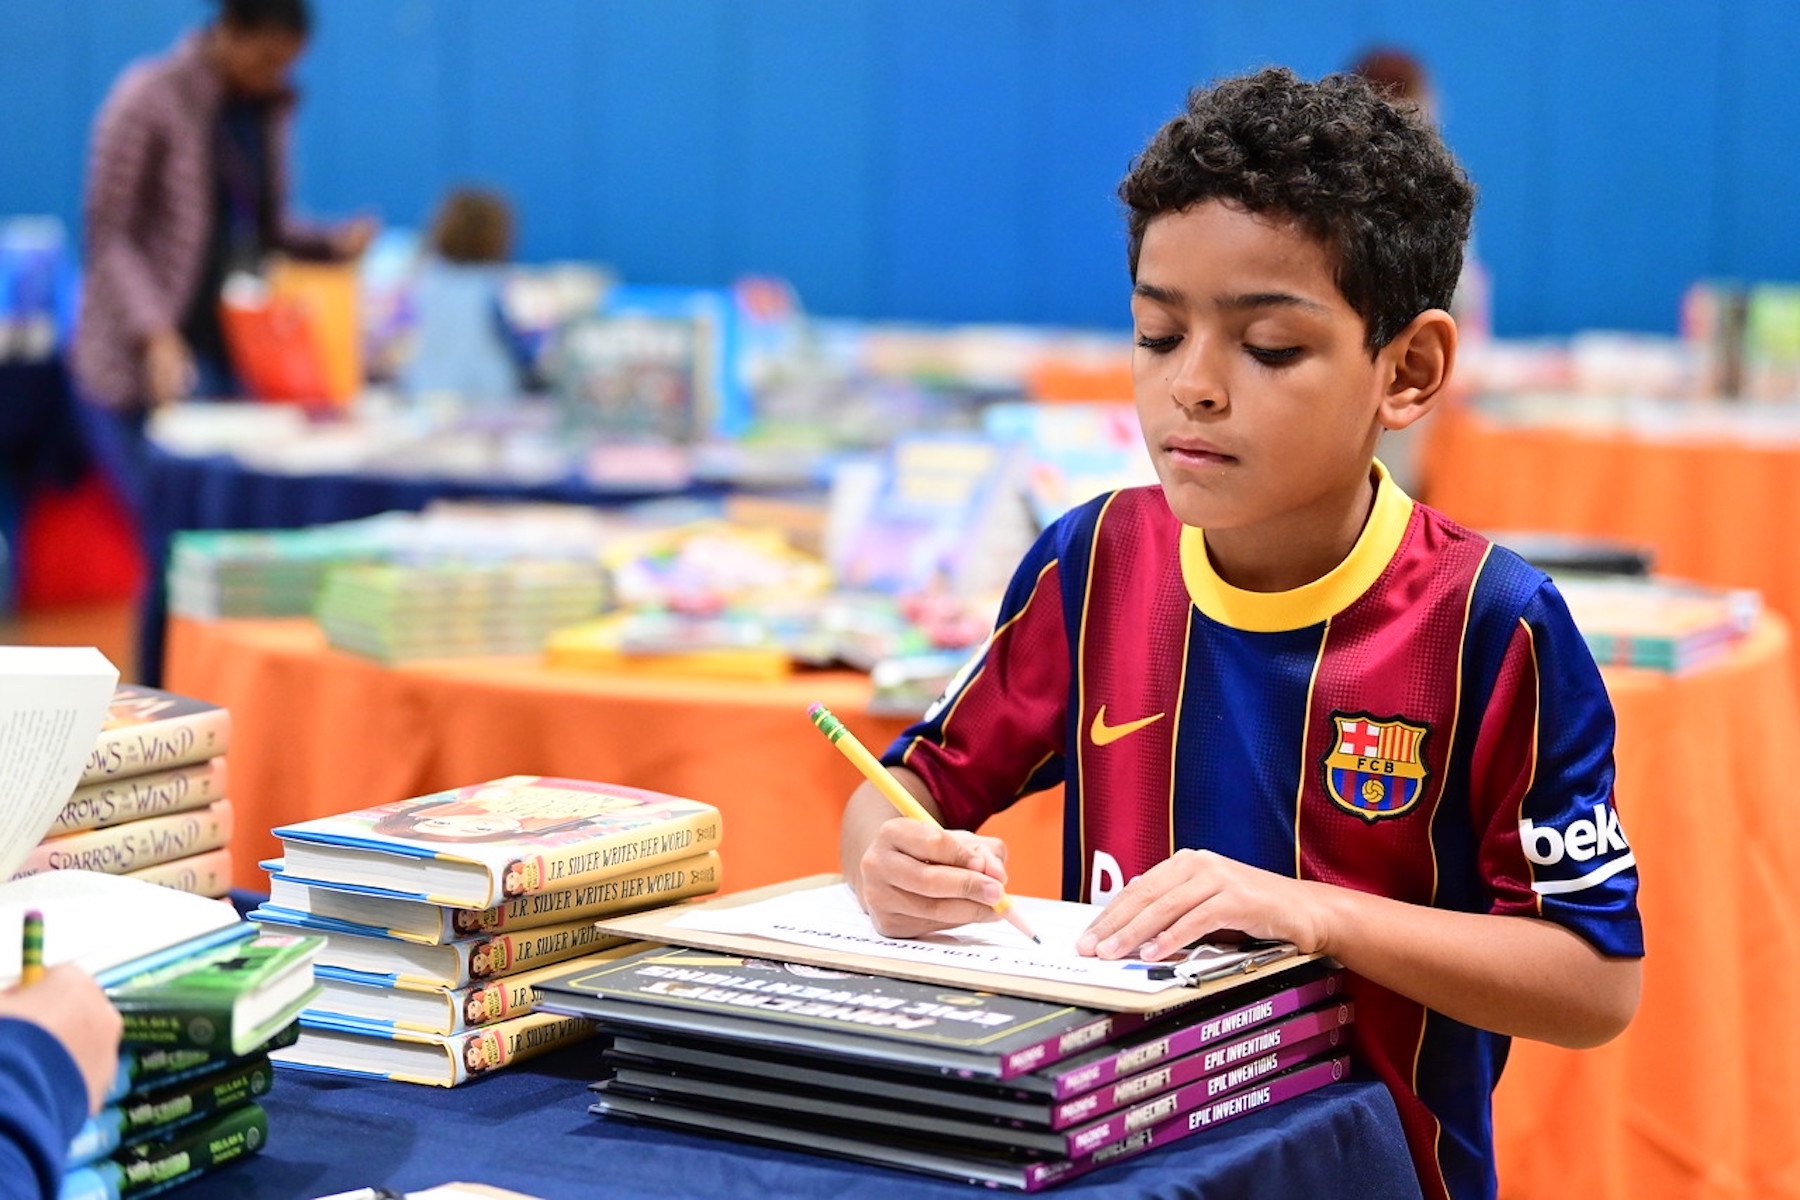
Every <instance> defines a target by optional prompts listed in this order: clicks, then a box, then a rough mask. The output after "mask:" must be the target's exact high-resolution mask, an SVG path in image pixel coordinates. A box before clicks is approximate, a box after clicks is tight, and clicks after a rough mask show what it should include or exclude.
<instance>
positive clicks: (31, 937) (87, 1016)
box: [0, 910, 121, 1113]
mask: <svg viewBox="0 0 1800 1200" xmlns="http://www.w3.org/2000/svg"><path fill="white" fill-rule="evenodd" d="M0 1017H16V1018H19V1019H20V1020H24V1021H30V1022H31V1023H32V1024H34V1025H38V1026H40V1027H42V1028H43V1029H44V1030H45V1031H46V1032H48V1033H49V1034H50V1036H51V1037H53V1038H55V1039H56V1040H57V1041H58V1042H61V1043H62V1046H63V1048H64V1049H65V1050H67V1051H68V1052H69V1057H70V1058H72V1059H74V1062H75V1066H76V1068H77V1069H78V1070H79V1071H80V1073H81V1078H82V1082H83V1083H84V1084H86V1085H87V1094H88V1111H89V1112H90V1113H92V1112H97V1111H99V1109H100V1105H101V1102H102V1101H103V1100H104V1098H105V1096H106V1093H107V1089H108V1088H110V1087H111V1085H112V1082H113V1078H114V1076H116V1075H117V1074H118V1070H119V1033H120V1028H121V1021H120V1018H119V1014H118V1011H117V1010H116V1009H114V1008H113V1006H112V1002H111V1001H110V1000H108V999H107V998H106V993H105V992H103V991H101V990H100V985H99V984H97V983H95V982H94V977H93V976H92V975H89V974H88V973H87V972H86V971H84V970H82V969H81V968H80V967H78V966H75V965H74V964H72V963H63V964H61V965H59V966H56V967H54V968H51V969H49V970H46V969H45V968H44V917H43V914H42V913H39V912H37V911H36V910H33V911H30V912H27V913H26V914H25V919H24V920H23V921H22V922H21V929H20V937H19V983H18V986H17V987H14V988H9V989H7V990H5V991H0Z"/></svg>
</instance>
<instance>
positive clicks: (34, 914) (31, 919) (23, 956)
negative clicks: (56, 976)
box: [19, 908, 44, 987]
mask: <svg viewBox="0 0 1800 1200" xmlns="http://www.w3.org/2000/svg"><path fill="white" fill-rule="evenodd" d="M43 977H44V914H43V913H41V912H39V911H37V910H36V909H35V908H34V909H32V910H31V911H30V912H28V913H26V914H25V928H24V930H23V932H22V933H21V934H20V935H19V986H20V987H25V986H27V985H29V984H33V983H36V982H37V981H38V980H40V979H42V978H43Z"/></svg>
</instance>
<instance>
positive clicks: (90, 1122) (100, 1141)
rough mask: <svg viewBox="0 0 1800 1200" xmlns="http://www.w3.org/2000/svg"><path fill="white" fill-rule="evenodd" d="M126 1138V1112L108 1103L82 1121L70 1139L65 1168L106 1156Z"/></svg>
mask: <svg viewBox="0 0 1800 1200" xmlns="http://www.w3.org/2000/svg"><path fill="white" fill-rule="evenodd" d="M124 1138H125V1114H124V1112H122V1111H121V1110H120V1109H118V1108H117V1107H115V1106H112V1105H108V1106H107V1107H105V1108H103V1109H101V1110H100V1111H99V1112H97V1113H95V1114H94V1115H93V1116H91V1117H89V1118H88V1119H87V1120H86V1121H84V1122H82V1125H81V1128H80V1129H78V1130H76V1131H75V1136H74V1137H73V1138H71V1139H70V1140H69V1149H68V1151H67V1152H66V1153H65V1154H64V1156H63V1167H64V1169H65V1170H73V1169H74V1168H76V1167H85V1166H87V1165H88V1164H89V1163H91V1162H93V1161H95V1160H96V1159H101V1158H105V1157H106V1156H107V1155H109V1154H111V1153H112V1152H113V1151H114V1150H117V1149H118V1148H119V1143H120V1142H121V1141H123V1140H124Z"/></svg>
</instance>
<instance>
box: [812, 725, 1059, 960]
mask: <svg viewBox="0 0 1800 1200" xmlns="http://www.w3.org/2000/svg"><path fill="white" fill-rule="evenodd" d="M806 715H807V716H809V717H811V718H812V723H813V724H814V725H817V726H818V727H819V732H820V733H822V734H824V735H825V736H826V737H828V738H830V739H831V744H832V745H834V746H836V747H837V748H838V749H839V750H841V751H843V753H844V757H845V758H847V759H849V760H850V761H851V762H852V763H855V764H856V769H857V770H859V771H861V772H862V773H863V778H864V779H867V780H868V781H869V782H870V783H872V784H874V785H875V790H876V791H878V792H880V793H881V794H882V795H883V796H886V797H887V799H888V802H889V803H890V804H892V805H893V806H894V807H895V808H897V809H899V810H900V815H901V816H903V817H911V818H912V819H913V820H915V821H923V822H925V823H926V824H927V825H931V826H934V827H935V826H937V821H936V819H934V818H933V817H932V815H931V814H930V813H929V812H927V811H925V806H924V805H922V804H920V803H919V801H918V799H917V797H915V796H914V795H913V794H912V793H911V792H909V791H907V790H906V786H905V785H904V784H902V783H901V782H900V781H899V780H898V779H895V778H894V773H893V772H892V771H889V770H888V769H887V768H886V767H884V766H882V765H881V760H880V759H878V758H876V757H875V756H874V755H873V754H870V753H869V751H868V748H867V747H865V746H864V745H863V744H862V743H861V742H859V741H857V740H856V735H855V734H853V733H851V732H850V731H849V730H848V729H846V728H844V723H843V722H842V721H840V720H838V719H837V718H836V717H834V716H832V715H831V710H830V709H828V708H826V707H825V706H824V705H823V704H815V705H813V706H812V707H810V708H808V709H807V710H806ZM994 911H995V912H996V913H998V914H999V915H1000V916H1001V917H1003V918H1005V920H1006V922H1007V924H1009V925H1011V926H1012V927H1013V928H1014V929H1017V930H1018V931H1019V932H1020V933H1022V934H1024V935H1025V936H1026V937H1028V938H1030V939H1031V940H1032V941H1034V942H1041V941H1042V939H1041V938H1039V937H1038V935H1037V934H1035V933H1033V932H1031V926H1029V925H1027V924H1026V923H1025V918H1024V917H1023V916H1021V915H1020V913H1019V910H1018V909H1016V908H1014V907H1013V902H1012V897H1011V896H1008V895H1007V894H1006V893H1005V892H1002V893H1000V899H999V901H998V902H996V903H995V905H994Z"/></svg>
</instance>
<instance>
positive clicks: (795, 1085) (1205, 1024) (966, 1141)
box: [538, 947, 1354, 1191]
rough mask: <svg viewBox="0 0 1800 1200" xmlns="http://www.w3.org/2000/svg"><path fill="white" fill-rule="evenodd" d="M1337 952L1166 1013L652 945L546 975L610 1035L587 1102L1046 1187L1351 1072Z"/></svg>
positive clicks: (558, 1004) (542, 1002) (993, 1181)
mask: <svg viewBox="0 0 1800 1200" xmlns="http://www.w3.org/2000/svg"><path fill="white" fill-rule="evenodd" d="M1342 990H1343V972H1342V971H1341V969H1339V968H1337V966H1336V965H1335V964H1333V963H1331V962H1330V961H1329V960H1313V961H1310V962H1301V963H1297V964H1295V965H1292V966H1289V967H1287V968H1286V969H1282V970H1277V971H1269V972H1263V973H1259V974H1258V975H1255V976H1249V977H1246V979H1245V980H1244V982H1242V983H1241V984H1237V985H1235V986H1230V987H1226V988H1224V989H1222V990H1218V991H1214V992H1212V993H1210V994H1208V995H1207V996H1206V997H1205V998H1204V999H1201V1000H1198V1001H1193V1002H1190V1003H1187V1004H1184V1005H1181V1006H1180V1007H1178V1008H1173V1009H1165V1010H1163V1011H1162V1012H1161V1013H1160V1014H1158V1013H1150V1014H1136V1013H1107V1012H1101V1011H1097V1010H1094V1009H1087V1008H1080V1007H1076V1006H1072V1005H1064V1004H1057V1003H1054V1002H1050V1001H1043V1000H1028V999H1022V998H1017V997H1010V996H1004V995H996V994H993V993H990V992H980V991H970V990H967V989H962V988H955V987H946V986H943V985H939V984H926V983H915V982H909V981H906V980H899V979H891V978H886V977H879V976H870V975H857V974H850V973H846V972H841V971H832V970H824V969H820V968H814V967H804V966H798V965H795V964H788V963H780V962H774V961H770V960H767V959H757V958H740V957H735V956H732V955H725V954H719V953H715V952H712V951H699V950H688V949H674V948H669V947H652V948H650V949H647V950H643V951H640V952H638V953H636V954H633V955H630V956H628V957H622V958H620V959H619V960H617V961H615V962H611V963H605V964H600V965H595V966H587V967H583V968H581V969H578V970H573V971H569V972H566V973H564V974H563V975H561V976H560V977H558V978H556V979H551V980H546V981H544V982H542V983H540V984H539V985H538V1004H539V1007H540V1008H543V1009H546V1010H548V1011H551V1012H559V1013H566V1014H570V1015H577V1016H584V1017H588V1018H591V1019H593V1020H595V1021H597V1022H598V1023H599V1025H600V1028H601V1030H602V1031H603V1032H604V1033H606V1034H608V1035H610V1037H611V1043H610V1045H609V1047H608V1048H607V1050H606V1051H605V1055H604V1058H605V1063H606V1068H607V1072H608V1073H607V1076H606V1078H604V1079H603V1080H601V1081H600V1082H598V1083H596V1084H595V1085H594V1087H595V1090H596V1091H597V1092H598V1093H599V1100H598V1102H597V1103H596V1104H595V1105H594V1106H593V1109H592V1111H593V1112H595V1113H597V1114H602V1115H607V1116H620V1117H626V1118H630V1119H632V1120H639V1121H647V1122H652V1123H656V1124H662V1125H669V1126H675V1127H680V1128H687V1129H694V1130H710V1131H713V1132H718V1133H725V1134H730V1135H733V1136H737V1137H742V1138H746V1139H749V1140H752V1141H758V1142H765V1143H771V1144H776V1145H785V1146H792V1147H795V1148H799V1149H805V1150H813V1151H818V1152H822V1153H827V1154H834V1155H838V1156H841V1157H845V1158H852V1159H858V1160H861V1161H865V1162H873V1163H882V1164H886V1165H890V1166H897V1167H903V1168H906V1169H910V1170H915V1171H921V1172H925V1173H928V1174H933V1175H940V1176H947V1177H950V1178H955V1179H962V1180H967V1181H970V1182H975V1183H982V1184H986V1185H988V1186H990V1187H1008V1188H1017V1189H1021V1190H1024V1191H1037V1190H1039V1189H1041V1188H1045V1187H1049V1186H1051V1185H1053V1184H1057V1183H1061V1182H1063V1181H1065V1180H1068V1179H1073V1178H1075V1177H1076V1176H1078V1175H1083V1174H1086V1173H1087V1172H1089V1171H1092V1170H1094V1169H1096V1168H1099V1167H1103V1166H1105V1165H1106V1164H1108V1163H1111V1162H1115V1161H1118V1160H1120V1159H1123V1158H1127V1157H1130V1156H1133V1155H1136V1154H1140V1153H1142V1152H1144V1151H1146V1150H1150V1149H1153V1148H1155V1147H1158V1146H1163V1145H1167V1144H1168V1143H1170V1142H1174V1141H1177V1140H1179V1139H1181V1138H1184V1137H1187V1136H1189V1135H1190V1134H1193V1133H1198V1132H1200V1131H1201V1130H1204V1129H1208V1128H1211V1127H1212V1126H1215V1125H1218V1124H1221V1123H1223V1122H1226V1121H1229V1120H1232V1119H1233V1118H1235V1117H1238V1116H1241V1115H1243V1114H1245V1113H1248V1112H1252V1111H1254V1110H1257V1109H1260V1108H1263V1107H1266V1106H1268V1105H1270V1104H1275V1103H1279V1102H1281V1101H1283V1100H1286V1099H1290V1098H1292V1097H1294V1096H1298V1095H1302V1094H1304V1093H1306V1092H1309V1091H1312V1090H1313V1089H1315V1088H1318V1087H1321V1086H1323V1085H1325V1084H1327V1083H1330V1082H1332V1081H1333V1080H1336V1079H1340V1078H1343V1077H1344V1076H1345V1074H1346V1073H1347V1071H1348V1067H1349V1062H1348V1057H1347V1054H1348V1050H1347V1046H1348V1040H1347V1033H1348V1027H1349V1025H1350V1023H1351V1020H1352V1019H1353V1016H1354V1013H1353V1009H1352V1005H1351V1004H1350V1003H1349V1002H1348V1001H1347V1000H1345V999H1344V998H1343V996H1342Z"/></svg>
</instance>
